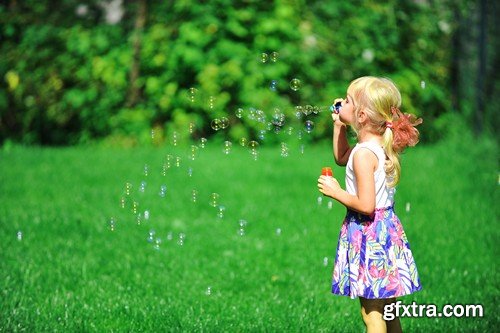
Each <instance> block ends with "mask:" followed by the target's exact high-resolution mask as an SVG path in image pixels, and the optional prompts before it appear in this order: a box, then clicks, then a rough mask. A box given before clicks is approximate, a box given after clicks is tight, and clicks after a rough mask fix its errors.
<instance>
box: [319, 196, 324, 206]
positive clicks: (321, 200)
mask: <svg viewBox="0 0 500 333" xmlns="http://www.w3.org/2000/svg"><path fill="white" fill-rule="evenodd" d="M322 202H323V197H321V196H319V197H318V205H321V203H322Z"/></svg>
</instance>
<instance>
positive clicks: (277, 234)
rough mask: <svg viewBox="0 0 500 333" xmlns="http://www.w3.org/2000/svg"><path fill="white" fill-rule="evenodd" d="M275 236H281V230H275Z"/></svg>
mask: <svg viewBox="0 0 500 333" xmlns="http://www.w3.org/2000/svg"><path fill="white" fill-rule="evenodd" d="M276 236H281V228H278V229H276Z"/></svg>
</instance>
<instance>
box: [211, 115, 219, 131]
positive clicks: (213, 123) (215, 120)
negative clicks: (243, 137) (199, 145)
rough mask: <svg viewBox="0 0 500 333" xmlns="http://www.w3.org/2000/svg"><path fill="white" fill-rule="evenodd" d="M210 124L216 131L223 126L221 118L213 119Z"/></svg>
mask: <svg viewBox="0 0 500 333" xmlns="http://www.w3.org/2000/svg"><path fill="white" fill-rule="evenodd" d="M210 126H212V129H213V130H214V131H218V130H220V129H221V128H222V126H221V121H220V119H219V118H215V119H214V120H212V122H211V123H210Z"/></svg>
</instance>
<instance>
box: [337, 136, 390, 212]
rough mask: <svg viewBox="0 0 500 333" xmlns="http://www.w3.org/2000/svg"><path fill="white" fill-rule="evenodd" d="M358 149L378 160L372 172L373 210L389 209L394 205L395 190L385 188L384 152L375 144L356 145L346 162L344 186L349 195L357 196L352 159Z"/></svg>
mask: <svg viewBox="0 0 500 333" xmlns="http://www.w3.org/2000/svg"><path fill="white" fill-rule="evenodd" d="M360 148H367V149H369V150H370V151H372V152H373V153H374V154H375V155H376V156H377V160H378V165H377V169H376V170H375V172H374V177H375V208H384V207H389V206H392V205H393V204H394V193H395V192H396V189H395V188H393V187H391V188H389V187H387V176H386V173H385V170H384V164H385V152H384V149H383V148H382V147H381V146H379V144H378V143H375V142H370V141H368V142H363V143H358V144H356V146H355V147H354V148H353V149H352V151H351V154H350V155H349V160H348V161H347V167H346V173H345V186H346V190H347V192H348V193H349V194H352V195H357V193H358V189H357V185H356V176H355V175H354V169H353V159H354V154H355V153H356V151H357V150H358V149H360Z"/></svg>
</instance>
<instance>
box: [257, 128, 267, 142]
mask: <svg viewBox="0 0 500 333" xmlns="http://www.w3.org/2000/svg"><path fill="white" fill-rule="evenodd" d="M257 137H258V138H259V140H261V141H264V139H265V138H266V130H260V131H259V134H258V135H257Z"/></svg>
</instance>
